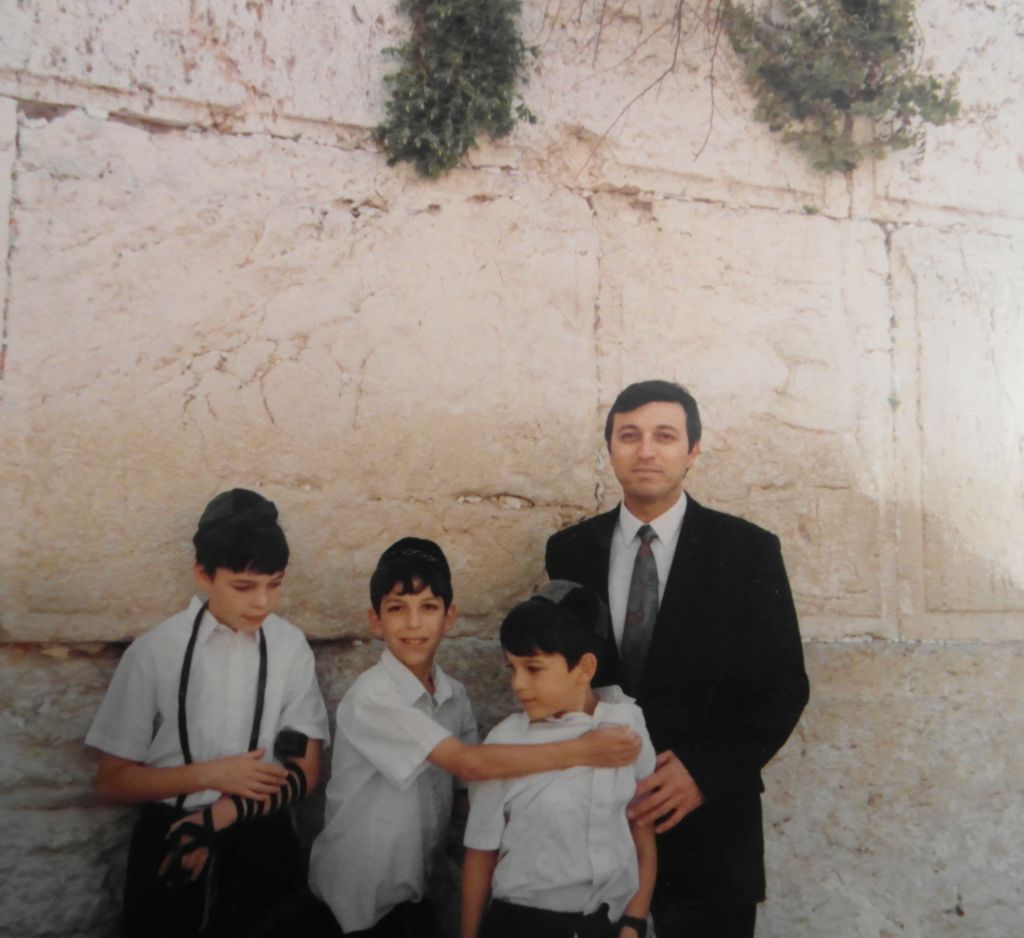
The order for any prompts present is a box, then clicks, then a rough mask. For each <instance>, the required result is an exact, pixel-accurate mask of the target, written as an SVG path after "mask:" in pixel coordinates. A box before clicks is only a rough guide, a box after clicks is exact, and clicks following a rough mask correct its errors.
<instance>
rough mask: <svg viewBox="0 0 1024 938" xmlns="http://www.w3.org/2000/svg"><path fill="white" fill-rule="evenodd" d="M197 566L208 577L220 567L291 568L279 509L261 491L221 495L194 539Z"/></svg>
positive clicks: (236, 570) (206, 512)
mask: <svg viewBox="0 0 1024 938" xmlns="http://www.w3.org/2000/svg"><path fill="white" fill-rule="evenodd" d="M192 543H193V544H194V545H195V548H196V563H197V564H199V566H201V567H202V568H203V570H204V572H205V573H206V575H207V576H210V577H212V576H214V575H215V574H216V572H217V569H218V568H219V567H224V568H226V569H228V570H231V571H232V572H233V573H242V572H244V571H246V570H251V571H252V572H253V573H271V574H272V573H280V572H281V571H282V570H284V569H285V567H287V566H288V541H287V540H286V539H285V536H284V531H282V530H281V526H280V525H279V524H278V523H277V507H276V506H275V505H274V503H273V502H272V501H269V500H268V499H266V498H264V497H263V496H262V495H260V494H259V493H258V492H250V491H249V490H248V489H231V491H230V492H221V493H220V495H218V496H217V497H216V498H214V499H213V500H212V501H211V502H210V503H209V504H208V505H207V506H206V508H205V510H204V511H203V513H202V515H201V516H200V518H199V527H198V528H197V529H196V533H195V535H194V536H193V538H192Z"/></svg>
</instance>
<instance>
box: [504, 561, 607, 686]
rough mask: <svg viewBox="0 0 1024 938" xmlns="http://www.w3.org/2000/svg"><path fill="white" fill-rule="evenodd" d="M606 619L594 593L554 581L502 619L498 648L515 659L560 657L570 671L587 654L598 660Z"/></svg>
mask: <svg viewBox="0 0 1024 938" xmlns="http://www.w3.org/2000/svg"><path fill="white" fill-rule="evenodd" d="M550 587H554V589H553V590H552V589H549V588H550ZM545 593H547V595H545ZM549 596H559V597H560V598H558V599H552V598H548V597H549ZM607 615H608V613H607V611H606V610H605V607H604V603H603V602H602V601H601V598H600V597H599V596H598V595H597V594H596V593H595V592H593V590H589V589H587V588H586V587H584V586H579V585H578V584H575V583H569V582H568V581H566V580H553V581H552V582H551V583H549V584H548V585H547V586H546V587H544V589H543V590H541V592H540V593H538V594H536V595H534V596H531V597H530V598H529V599H528V600H526V602H522V603H520V604H519V605H518V606H515V607H514V608H513V609H512V611H511V612H510V613H509V614H508V615H507V616H505V620H504V621H503V622H502V623H501V633H500V637H501V647H502V648H504V649H505V651H507V652H508V653H509V654H510V655H515V656H516V657H518V658H529V657H530V656H531V655H536V654H545V655H561V656H562V657H563V658H565V663H566V664H567V665H568V666H569V668H570V669H571V668H575V667H576V665H577V664H579V662H580V658H582V657H583V656H584V655H585V654H587V652H590V653H591V654H592V655H594V656H595V657H597V651H598V648H599V646H600V640H601V639H600V634H601V633H600V629H601V626H602V621H603V620H602V616H605V617H606V616H607Z"/></svg>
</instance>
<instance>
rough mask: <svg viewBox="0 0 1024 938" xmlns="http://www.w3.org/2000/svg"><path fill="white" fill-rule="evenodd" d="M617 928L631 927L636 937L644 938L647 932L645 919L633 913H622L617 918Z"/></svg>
mask: <svg viewBox="0 0 1024 938" xmlns="http://www.w3.org/2000/svg"><path fill="white" fill-rule="evenodd" d="M619 928H632V929H633V930H634V931H635V932H636V934H637V938H645V936H646V934H647V919H645V918H637V917H636V916H635V915H623V916H622V918H620V919H619Z"/></svg>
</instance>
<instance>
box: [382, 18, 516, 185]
mask: <svg viewBox="0 0 1024 938" xmlns="http://www.w3.org/2000/svg"><path fill="white" fill-rule="evenodd" d="M398 8H399V10H401V11H402V12H403V13H406V14H408V16H409V17H410V18H411V20H412V24H413V28H412V36H411V37H410V39H409V41H408V42H406V43H405V44H404V45H403V46H401V47H400V48H397V49H390V50H388V51H389V52H391V53H392V54H394V55H395V56H397V58H398V60H399V68H398V71H397V72H394V73H393V74H391V75H389V76H387V78H386V79H385V81H386V82H387V85H388V88H389V90H390V97H389V99H388V101H387V104H386V110H385V119H384V122H383V123H382V124H381V125H380V126H379V127H378V128H377V138H378V140H380V142H381V143H382V144H383V146H384V148H385V149H386V150H387V152H388V163H389V164H393V163H396V162H398V161H399V160H406V161H408V162H410V163H413V164H414V165H415V166H416V169H417V171H418V172H419V173H420V174H421V175H423V176H429V177H436V176H439V175H441V174H442V173H444V172H446V171H447V170H449V169H451V168H452V167H453V166H454V165H455V164H456V163H457V162H458V161H459V160H460V159H461V158H462V156H463V154H465V152H466V151H467V150H468V149H469V148H470V147H472V146H473V145H474V143H475V142H476V139H477V137H478V136H479V135H480V134H482V133H486V134H489V135H490V136H491V137H492V138H495V139H497V138H500V137H504V136H505V135H506V134H508V133H509V132H510V131H511V130H512V128H513V127H514V126H515V125H516V123H517V122H518V121H521V120H526V121H529V122H531V123H532V122H533V121H534V120H535V118H534V116H533V114H531V113H530V111H529V110H528V109H527V107H526V105H525V104H523V102H522V100H521V99H520V98H519V96H518V94H517V91H516V89H517V86H518V83H519V81H521V80H525V77H526V76H525V70H526V61H527V57H528V55H530V54H531V53H532V52H533V50H532V49H530V48H529V47H528V46H527V45H526V44H525V43H524V42H523V39H522V36H521V35H520V33H519V12H520V3H519V0H400V2H399V7H398Z"/></svg>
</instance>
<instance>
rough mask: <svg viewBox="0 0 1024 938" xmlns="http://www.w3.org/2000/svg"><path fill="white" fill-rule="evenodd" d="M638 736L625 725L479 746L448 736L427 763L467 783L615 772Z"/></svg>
mask: <svg viewBox="0 0 1024 938" xmlns="http://www.w3.org/2000/svg"><path fill="white" fill-rule="evenodd" d="M639 752H640V737H639V736H638V735H637V734H636V733H635V732H633V731H632V730H630V729H629V728H628V727H625V726H602V727H598V728H597V729H595V730H591V731H590V732H588V733H584V734H583V735H582V736H578V737H576V738H575V739H569V740H565V741H564V742H559V743H536V744H530V743H484V744H483V745H469V744H467V743H464V742H462V741H461V740H458V739H456V738H455V737H454V736H448V737H446V738H445V739H443V740H441V742H440V743H438V744H437V745H436V746H435V747H434V748H433V749H432V750H431V752H430V755H428V756H427V760H428V761H429V762H431V763H432V764H434V765H437V766H440V767H441V768H442V769H444V770H445V771H446V772H451V774H452V775H455V776H456V777H458V778H461V779H462V780H463V781H466V782H482V781H488V780H490V779H497V778H517V777H518V776H521V775H532V774H534V773H535V772H550V771H555V770H558V769H571V768H574V767H575V766H578V765H590V766H595V767H597V768H616V767H619V766H623V765H630V764H632V763H633V762H634V761H635V759H636V757H637V755H638V754H639Z"/></svg>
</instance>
